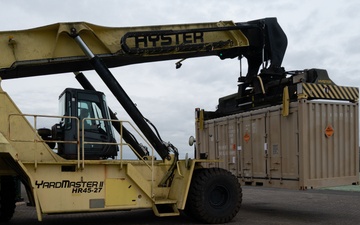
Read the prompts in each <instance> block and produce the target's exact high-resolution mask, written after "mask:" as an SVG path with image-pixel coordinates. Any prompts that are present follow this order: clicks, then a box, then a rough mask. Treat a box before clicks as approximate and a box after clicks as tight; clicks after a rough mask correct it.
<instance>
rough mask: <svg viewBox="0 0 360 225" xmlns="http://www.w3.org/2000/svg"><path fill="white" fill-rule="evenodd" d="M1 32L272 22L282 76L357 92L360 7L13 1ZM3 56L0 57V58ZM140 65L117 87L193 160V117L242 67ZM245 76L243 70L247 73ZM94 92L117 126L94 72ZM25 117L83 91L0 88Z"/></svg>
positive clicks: (61, 81) (348, 2) (124, 72)
mask: <svg viewBox="0 0 360 225" xmlns="http://www.w3.org/2000/svg"><path fill="white" fill-rule="evenodd" d="M0 7H1V9H2V13H1V14H0V21H1V23H0V30H2V31H5V30H18V29H28V28H33V27H38V26H43V25H47V24H52V23H57V22H74V21H86V22H90V23H93V24H97V25H102V26H111V27H124V26H126V27H127V26H146V25H160V24H177V23H198V22H217V21H220V20H233V21H235V22H245V21H248V20H255V19H260V18H264V17H277V18H278V22H279V24H280V25H281V26H282V28H283V30H284V31H285V33H286V34H287V37H288V48H287V52H286V54H285V59H284V61H283V66H284V67H285V69H286V70H301V69H309V68H323V69H327V70H328V73H329V75H330V77H331V79H332V80H333V81H334V82H335V83H336V84H338V85H344V86H357V87H358V86H360V74H359V72H358V66H359V64H360V13H359V12H360V3H359V1H357V0H343V1H340V0H338V1H328V0H327V1H325V0H320V1H314V0H311V1H310V0H302V1H288V0H273V1H267V0H256V1H244V0H229V1H225V0H223V1H219V0H197V1H186V0H181V1H180V0H171V1H168V0H159V1H156V0H154V1H140V0H131V1H129V0H126V1H125V0H124V1H122V0H118V1H116V0H112V1H110V0H101V1H99V0H88V1H85V0H77V1H73V0H62V1H58V0H57V1H52V0H49V1H41V0H37V1H36V0H32V1H28V0H12V1H1V2H0ZM0 54H1V53H0ZM175 62H176V61H166V62H157V63H148V64H138V65H132V66H126V67H120V68H115V69H111V71H112V72H113V74H114V75H115V76H116V78H117V80H118V81H119V83H120V84H121V85H122V86H123V88H124V89H125V90H126V91H127V93H128V95H129V96H130V97H131V98H132V99H133V101H134V102H135V103H136V104H137V106H138V108H139V109H140V111H141V112H142V113H143V115H144V116H145V117H147V118H148V119H150V120H151V121H152V122H153V124H155V125H156V127H157V128H158V130H159V132H160V134H161V136H162V138H163V139H164V140H165V141H170V142H171V143H173V144H174V145H175V146H177V147H178V149H179V151H180V153H181V156H184V155H185V153H187V152H188V153H190V156H192V151H193V148H192V147H190V146H188V144H187V143H188V138H189V136H190V135H194V133H195V130H194V109H195V108H196V107H200V108H204V109H206V110H215V107H216V105H217V102H218V98H219V97H222V96H225V95H229V94H232V93H234V92H236V91H237V82H236V81H237V78H238V76H239V72H240V71H239V63H238V61H237V60H236V59H234V60H230V59H229V60H224V61H221V60H220V59H218V58H217V57H205V58H195V59H188V60H186V61H185V62H184V63H183V66H182V68H181V69H179V70H176V69H175ZM245 71H246V70H245V69H244V72H245ZM85 75H87V77H88V78H89V79H90V80H91V81H92V83H93V84H94V86H95V88H96V89H98V90H101V91H103V92H104V93H105V94H106V95H107V99H108V105H109V106H110V107H111V108H112V109H113V110H114V111H116V112H118V117H119V118H120V119H128V116H126V115H125V114H124V111H123V110H122V109H121V106H120V104H119V103H117V101H116V100H115V98H114V97H113V96H112V95H111V94H110V93H109V91H108V90H107V88H106V87H105V86H104V85H102V82H101V80H100V78H98V76H97V75H96V73H94V72H90V71H88V72H85ZM2 87H3V89H4V90H5V91H7V92H8V93H9V94H10V96H11V97H12V98H13V100H14V101H15V102H16V104H17V105H18V106H19V108H20V109H21V110H22V112H23V113H36V114H57V112H58V96H59V94H60V93H61V92H62V91H63V90H64V89H65V88H66V87H75V88H76V87H80V86H79V84H78V83H77V81H76V80H75V78H74V75H73V74H70V73H69V74H61V75H52V76H42V77H36V78H23V79H16V80H4V81H3V82H2Z"/></svg>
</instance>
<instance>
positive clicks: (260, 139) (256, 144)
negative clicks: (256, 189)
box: [239, 114, 266, 178]
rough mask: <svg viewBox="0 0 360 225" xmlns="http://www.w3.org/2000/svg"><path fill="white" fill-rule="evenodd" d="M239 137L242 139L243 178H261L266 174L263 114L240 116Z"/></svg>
mask: <svg viewBox="0 0 360 225" xmlns="http://www.w3.org/2000/svg"><path fill="white" fill-rule="evenodd" d="M239 138H241V140H242V145H241V146H240V148H241V155H242V162H241V166H242V176H243V177H245V178H263V177H265V176H266V158H265V151H264V143H265V116H264V114H258V115H249V116H246V117H243V118H242V122H241V126H240V131H239Z"/></svg>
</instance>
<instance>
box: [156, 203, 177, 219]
mask: <svg viewBox="0 0 360 225" xmlns="http://www.w3.org/2000/svg"><path fill="white" fill-rule="evenodd" d="M176 203H177V201H176V200H172V199H157V200H155V203H154V204H153V207H152V209H153V211H154V214H155V215H156V216H159V217H164V216H178V215H180V212H179V210H178V208H177V205H176Z"/></svg>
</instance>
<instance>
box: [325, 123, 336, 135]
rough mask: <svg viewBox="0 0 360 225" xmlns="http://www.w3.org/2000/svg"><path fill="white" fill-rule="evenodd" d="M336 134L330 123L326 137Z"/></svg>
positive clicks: (326, 130)
mask: <svg viewBox="0 0 360 225" xmlns="http://www.w3.org/2000/svg"><path fill="white" fill-rule="evenodd" d="M333 134H334V129H333V127H332V126H331V125H328V126H327V127H326V129H325V135H326V137H331V136H332V135H333Z"/></svg>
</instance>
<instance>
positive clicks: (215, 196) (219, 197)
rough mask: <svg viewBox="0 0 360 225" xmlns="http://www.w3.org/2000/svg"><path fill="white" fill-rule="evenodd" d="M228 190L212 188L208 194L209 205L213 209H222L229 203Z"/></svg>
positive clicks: (219, 186) (221, 187)
mask: <svg viewBox="0 0 360 225" xmlns="http://www.w3.org/2000/svg"><path fill="white" fill-rule="evenodd" d="M229 197H230V193H229V190H228V189H227V188H226V187H224V186H221V185H218V186H216V187H214V188H213V189H212V190H211V192H210V205H211V206H212V207H213V208H222V207H223V206H224V205H226V204H227V203H228V201H229Z"/></svg>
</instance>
